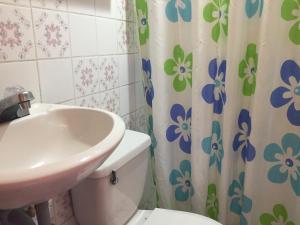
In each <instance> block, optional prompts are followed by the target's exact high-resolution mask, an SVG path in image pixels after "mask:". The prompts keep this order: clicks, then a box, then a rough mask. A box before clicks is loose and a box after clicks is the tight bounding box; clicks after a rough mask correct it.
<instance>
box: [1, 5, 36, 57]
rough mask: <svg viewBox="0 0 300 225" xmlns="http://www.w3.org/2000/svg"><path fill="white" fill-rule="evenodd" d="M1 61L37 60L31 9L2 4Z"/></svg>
mask: <svg viewBox="0 0 300 225" xmlns="http://www.w3.org/2000/svg"><path fill="white" fill-rule="evenodd" d="M0 30H1V32H0V61H9V60H25V59H33V58H35V51H34V40H33V30H32V25H31V15H30V9H29V8H24V7H14V6H8V5H3V4H0Z"/></svg>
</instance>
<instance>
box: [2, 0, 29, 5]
mask: <svg viewBox="0 0 300 225" xmlns="http://www.w3.org/2000/svg"><path fill="white" fill-rule="evenodd" d="M0 2H3V3H8V4H14V5H23V6H29V5H30V1H29V0H0Z"/></svg>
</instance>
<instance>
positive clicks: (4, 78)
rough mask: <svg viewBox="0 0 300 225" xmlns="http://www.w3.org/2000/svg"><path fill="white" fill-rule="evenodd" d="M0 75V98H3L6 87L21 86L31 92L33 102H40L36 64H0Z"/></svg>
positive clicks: (28, 62)
mask: <svg viewBox="0 0 300 225" xmlns="http://www.w3.org/2000/svg"><path fill="white" fill-rule="evenodd" d="M0 74H1V77H0V96H3V92H4V89H5V88H6V87H8V86H16V85H21V86H23V87H24V88H25V89H26V90H29V91H32V93H33V95H34V97H35V101H37V102H39V101H40V88H39V78H38V71H37V67H36V62H32V61H26V62H17V63H16V62H14V63H1V64H0ZM0 98H1V97H0Z"/></svg>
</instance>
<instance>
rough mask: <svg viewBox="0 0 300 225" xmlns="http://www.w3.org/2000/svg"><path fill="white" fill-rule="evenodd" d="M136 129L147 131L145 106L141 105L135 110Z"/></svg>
mask: <svg viewBox="0 0 300 225" xmlns="http://www.w3.org/2000/svg"><path fill="white" fill-rule="evenodd" d="M136 130H137V131H139V132H142V133H147V131H148V112H147V109H146V107H141V108H139V109H138V110H137V111H136Z"/></svg>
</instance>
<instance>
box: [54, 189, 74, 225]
mask: <svg viewBox="0 0 300 225" xmlns="http://www.w3.org/2000/svg"><path fill="white" fill-rule="evenodd" d="M52 204H53V207H54V213H55V222H56V225H62V224H64V223H65V222H66V221H68V220H69V219H70V218H71V217H73V210H72V203H71V196H70V194H69V192H65V193H61V194H59V195H57V196H56V197H55V198H53V203H52Z"/></svg>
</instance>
